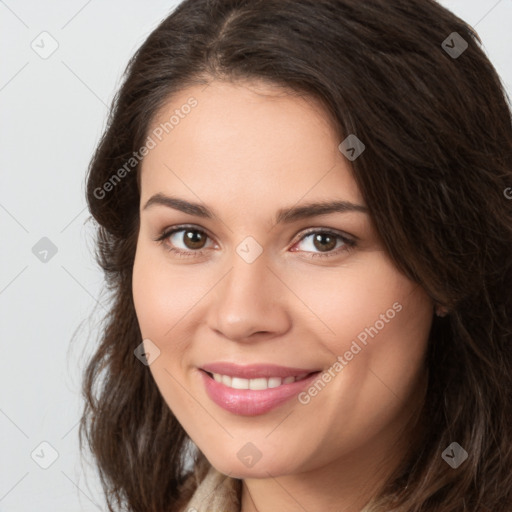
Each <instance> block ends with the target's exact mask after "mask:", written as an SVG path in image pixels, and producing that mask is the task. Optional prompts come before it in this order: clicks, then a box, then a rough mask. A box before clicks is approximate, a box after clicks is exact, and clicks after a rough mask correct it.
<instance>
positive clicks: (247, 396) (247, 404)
mask: <svg viewBox="0 0 512 512" xmlns="http://www.w3.org/2000/svg"><path fill="white" fill-rule="evenodd" d="M200 370H202V371H200V373H201V377H202V379H203V382H204V385H205V388H206V393H207V394H208V396H209V397H210V399H211V400H213V401H214V402H215V403H216V404H217V405H219V406H220V407H222V408H223V409H225V410H227V411H229V412H231V413H233V414H240V415H244V416H256V415H258V414H264V413H265V412H268V411H270V410H272V409H274V408H275V407H277V406H279V405H281V404H282V403H283V402H286V401H287V400H289V399H290V398H292V397H294V396H296V395H297V394H298V393H299V392H300V391H301V390H302V389H303V388H305V387H306V386H308V385H309V384H310V383H311V382H312V381H313V380H314V379H315V378H316V377H317V374H318V373H319V370H311V369H307V368H306V369H305V368H289V367H284V366H276V365H271V364H255V365H249V366H239V365H236V364H233V363H212V364H207V365H203V366H202V367H201V368H200ZM207 372H209V373H218V374H222V375H229V376H230V377H240V378H243V379H256V378H261V377H264V378H270V377H281V378H282V379H284V378H286V377H291V376H299V375H304V374H308V375H307V376H306V377H305V378H303V379H301V380H298V381H295V382H292V383H290V384H281V385H280V386H278V387H275V388H268V389H262V390H252V389H233V388H230V387H229V386H226V385H224V384H222V383H221V382H217V381H215V380H214V379H213V378H212V377H211V376H210V375H208V373H207Z"/></svg>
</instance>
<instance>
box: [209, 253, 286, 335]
mask: <svg viewBox="0 0 512 512" xmlns="http://www.w3.org/2000/svg"><path fill="white" fill-rule="evenodd" d="M231 263H232V266H231V269H230V270H229V271H228V273H227V275H225V277H224V278H223V279H222V280H221V282H219V283H218V284H217V286H216V287H215V288H214V290H212V294H211V295H212V296H211V298H210V304H209V311H208V324H209V326H210V328H211V329H213V330H214V331H216V332H217V334H219V335H222V336H223V337H225V338H227V339H230V340H233V341H239V342H245V341H255V339H256V338H257V339H263V338H264V339H268V338H272V337H275V336H281V335H282V334H284V333H285V332H286V331H287V330H288V329H289V328H290V325H291V322H290V316H289V312H288V310H287V306H286V286H285V285H284V284H283V282H282V280H281V279H279V278H278V277H277V276H276V273H275V271H274V270H272V269H271V268H270V267H269V265H268V260H267V259H266V258H265V257H264V254H262V255H261V256H260V257H258V258H257V259H256V260H255V261H253V262H252V263H248V262H246V261H244V259H243V258H241V257H240V256H239V255H238V254H237V253H234V255H233V258H232V259H231Z"/></svg>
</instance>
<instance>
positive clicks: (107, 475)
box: [80, 0, 512, 512]
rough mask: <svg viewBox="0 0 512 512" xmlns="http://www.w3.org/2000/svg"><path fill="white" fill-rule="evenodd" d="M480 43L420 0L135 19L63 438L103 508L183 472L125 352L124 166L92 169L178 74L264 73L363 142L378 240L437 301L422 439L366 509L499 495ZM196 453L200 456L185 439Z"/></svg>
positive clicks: (129, 308)
mask: <svg viewBox="0 0 512 512" xmlns="http://www.w3.org/2000/svg"><path fill="white" fill-rule="evenodd" d="M454 32H456V33H457V34H458V35H459V36H460V37H461V38H462V39H463V40H464V41H465V42H466V43H467V45H468V47H467V49H466V50H465V51H464V52H463V53H462V54H461V55H458V56H456V55H454V54H453V53H452V54H450V52H449V51H447V48H446V46H445V47H443V46H442V44H443V41H444V40H445V39H446V38H448V37H449V36H450V35H451V34H453V33H454ZM451 37H453V36H451ZM458 41H459V43H460V41H461V40H460V39H459V40H458ZM454 44H455V43H453V39H452V40H451V44H450V46H451V47H453V45H454ZM480 44H481V41H480V39H479V37H478V35H477V34H476V33H475V32H474V30H472V29H471V27H470V26H468V25H467V24H466V23H465V22H464V21H462V20H461V19H459V18H458V17H456V16H455V15H454V14H452V13H451V12H449V11H448V10H446V9H444V8H443V7H441V6H440V5H438V4H437V3H435V2H434V1H432V0H396V1H389V0H367V1H364V2H361V1H359V0H186V1H184V2H182V3H181V4H180V5H179V6H178V7H177V8H176V9H175V10H174V11H173V12H172V14H171V15H170V16H169V17H167V18H166V19H165V20H164V21H163V22H162V23H161V24H160V25H159V26H158V27H157V28H156V29H155V30H154V31H153V32H152V33H151V35H150V36H149V37H148V39H147V40H146V41H145V42H144V44H143V45H142V46H141V48H140V49H139V50H138V51H137V53H136V54H135V56H134V57H133V58H132V59H131V61H130V62H129V65H128V68H127V70H126V74H125V78H124V82H123V84H122V87H121V88H120V91H119V92H118V94H117V96H116V97H115V99H114V102H113V106H112V110H111V115H110V118H109V122H108V126H107V129H106V131H105V133H104V135H103V138H102V140H101V142H100V143H99V146H98V148H97V150H96V153H95V155H94V157H93V159H92V161H91V164H90V168H89V173H88V176H87V200H88V205H89V209H90V212H91V214H92V216H93V217H94V219H95V220H96V222H97V223H98V228H97V247H96V249H97V253H96V256H97V260H98V263H99V264H100V265H101V267H102V269H103V270H104V272H105V277H106V283H107V289H108V291H109V292H110V294H111V298H112V305H111V309H110V311H109V313H108V315H107V316H106V317H105V319H104V328H103V332H102V336H101V340H100V344H99V346H98V348H97V351H96V352H95V354H94V356H93V357H92V359H91V360H90V362H89V364H88V367H87V369H86V373H85V378H84V384H83V393H84V397H85V400H86V402H85V407H84V411H83V416H82V420H81V424H80V442H81V446H82V447H83V445H84V444H85V441H87V446H88V447H89V448H90V450H91V451H92V454H93V455H94V457H95V460H96V463H97V465H98V468H99V471H100V475H101V481H102V484H103V487H104V490H105V493H106V496H107V501H108V507H109V510H111V511H112V510H116V506H117V507H121V506H125V507H126V508H127V509H128V510H132V511H138V512H140V511H144V512H162V511H163V510H178V505H177V503H178V502H181V503H183V502H184V501H185V498H186V497H187V496H189V495H190V493H191V492H192V491H193V489H188V491H187V492H185V491H183V489H182V488H180V486H181V485H182V483H183V482H184V480H185V477H186V474H187V472H186V466H185V459H186V454H187V449H188V447H190V445H189V441H190V440H189V438H188V436H187V434H186V433H185V431H184V430H183V428H182V427H181V425H180V424H179V423H178V421H177V420H176V418H175V417H174V415H173V414H172V412H171V411H170V410H169V407H168V406H167V405H166V403H165V402H164V400H163V398H162V396H161V395H160V393H159V391H158V389H157V387H156V384H155V382H154V380H153V378H152V376H151V374H150V371H149V369H148V368H147V367H146V366H144V365H143V364H141V363H140V362H139V361H138V360H137V359H136V357H134V353H133V351H134V349H135V347H136V346H137V345H139V344H140V343H141V341H142V340H141V333H140V330H139V326H138V322H137V318H136V314H135V309H134V304H133V300H132V290H131V278H132V270H133V262H134V254H135V248H136V241H137V235H138V225H139V224H138V223H139V218H138V214H139V200H140V197H139V187H138V182H137V174H138V172H139V168H140V165H139V164H137V165H136V166H135V167H134V172H129V170H128V171H127V172H125V173H123V177H122V179H117V180H116V181H115V183H114V184H113V186H110V187H105V184H106V183H107V182H108V181H109V180H110V183H111V184H112V183H113V182H112V177H113V176H114V174H116V173H118V170H119V169H120V168H123V166H125V167H124V169H125V170H126V169H127V168H126V162H127V161H128V160H129V159H130V158H131V157H132V156H133V155H134V152H137V151H138V150H139V149H140V148H141V147H142V146H143V145H144V143H145V140H146V138H147V136H148V129H149V126H150V123H151V120H152V119H153V118H154V116H155V114H156V113H157V112H158V110H159V108H160V107H162V106H163V105H164V103H166V102H168V101H169V99H170V98H171V97H172V95H173V93H175V92H176V91H179V90H183V89H184V88H186V87H187V86H189V85H193V84H202V83H204V84H207V83H208V82H209V81H211V80H214V79H217V80H233V81H234V80H237V79H258V80H261V79H263V80H265V81H267V82H268V83H271V84H275V85H280V86H283V87H285V88H287V89H288V90H290V91H292V90H293V91H296V92H299V93H302V94H305V95H309V96H314V97H316V98H318V99H320V100H321V101H322V102H323V104H324V105H325V107H326V108H327V111H328V112H330V113H331V114H332V116H333V119H335V121H336V123H337V126H338V127H339V140H340V142H341V141H342V140H343V139H344V138H345V137H346V136H347V135H349V134H357V137H358V138H359V139H361V140H362V141H363V143H364V144H365V146H366V149H365V151H364V153H363V154H362V155H361V156H360V157H359V158H357V159H356V160H354V161H353V162H352V169H353V173H354V177H355V179H356V182H357V184H358V186H359V188H360V190H361V193H362V194H363V197H364V199H365V202H366V204H367V205H368V207H369V209H370V214H371V216H372V219H373V222H374V223H375V225H376V227H377V229H378V232H379V234H380V236H381V237H382V240H383V242H384V244H385V248H386V250H387V251H388V253H389V255H390V256H391V258H392V259H393V261H394V263H395V265H396V267H397V268H398V269H399V270H400V271H401V272H403V273H404V274H405V275H406V276H408V277H409V278H410V279H411V280H413V281H415V282H417V283H418V284H419V285H420V286H422V287H423V288H424V289H425V290H426V292H427V293H428V294H429V295H430V296H431V297H432V299H433V300H434V301H435V302H436V303H438V304H441V305H443V306H445V307H446V308H447V309H448V311H449V314H448V316H446V317H444V318H439V317H435V318H434V320H433V325H432V329H431V332H430V337H429V346H428V358H427V364H428V368H429V385H428V390H427V395H426V400H425V404H424V408H423V414H422V416H421V418H422V420H421V421H422V425H423V428H424V429H425V435H424V438H423V439H422V443H421V444H420V447H418V448H417V447H414V449H413V448H412V447H411V453H410V457H409V458H408V460H404V461H403V464H402V465H401V466H400V468H399V469H398V470H397V471H396V473H395V474H393V475H392V476H391V477H390V478H389V480H388V481H387V483H386V485H385V486H384V488H383V490H382V492H381V493H380V494H379V496H376V497H375V500H374V501H372V502H371V503H370V504H369V506H368V508H367V510H368V511H370V510H371V511H377V510H389V509H390V507H391V508H395V509H397V510H401V511H402V510H403V511H407V512H414V511H417V512H420V511H421V512H441V511H442V512H451V511H453V512H460V511H467V512H477V511H478V512H480V511H491V510H492V511H493V512H510V510H511V509H512V201H511V200H508V199H507V198H506V195H507V194H506V193H505V194H504V191H505V190H506V189H507V188H508V187H511V186H512V123H511V111H510V101H509V99H508V97H507V95H506V93H505V91H504V89H503V86H502V84H501V82H500V79H499V77H498V75H497V73H496V71H495V69H494V68H493V66H492V65H491V63H490V62H489V60H488V58H487V57H486V55H485V53H484V52H483V50H482V49H481V47H480ZM119 176H120V174H119V173H118V174H117V177H118V178H119ZM107 188H108V191H107ZM454 441H456V442H457V443H458V444H459V445H461V446H462V447H463V448H464V449H465V450H466V451H467V452H468V454H469V457H468V459H467V460H466V461H465V462H464V463H463V464H462V465H460V466H459V467H458V468H457V469H453V468H452V467H450V466H449V465H448V464H447V463H446V462H445V461H444V460H443V458H442V453H443V451H444V450H445V449H446V448H447V447H448V446H449V445H450V444H451V443H452V442H454ZM195 464H196V466H197V467H198V468H199V467H202V468H203V473H204V468H205V460H204V456H202V454H201V453H196V457H195ZM386 507H388V508H386Z"/></svg>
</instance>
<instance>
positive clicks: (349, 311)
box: [133, 81, 433, 512]
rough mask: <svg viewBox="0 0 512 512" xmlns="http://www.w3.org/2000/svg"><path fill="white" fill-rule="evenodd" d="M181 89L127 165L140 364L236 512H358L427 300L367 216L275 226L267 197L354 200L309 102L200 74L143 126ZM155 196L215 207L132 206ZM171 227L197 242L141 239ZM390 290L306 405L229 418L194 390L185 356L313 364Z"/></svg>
mask: <svg viewBox="0 0 512 512" xmlns="http://www.w3.org/2000/svg"><path fill="white" fill-rule="evenodd" d="M190 96H194V98H196V99H197V101H198V104H197V106H196V107H195V108H194V109H192V111H191V112H190V114H188V115H187V116H184V118H183V119H180V122H179V124H177V125H176V126H175V127H174V129H173V130H172V131H170V132H169V134H168V135H167V136H165V137H163V138H162V141H161V142H159V143H158V144H157V145H156V147H155V148H153V149H152V150H151V151H150V152H149V153H148V154H147V156H146V157H145V159H144V161H143V164H142V169H141V201H140V216H141V221H140V229H139V236H138V241H137V251H136V257H135V263H134V268H133V297H134V302H135V308H136V313H137V318H138V321H139V325H140V330H141V334H142V337H143V339H150V340H151V341H152V342H153V343H154V344H155V345H156V346H157V347H158V348H159V350H160V355H159V356H158V357H157V358H156V359H155V360H154V362H153V363H152V364H151V365H150V371H151V373H152V375H153V377H154V379H155V382H156V384H157V386H158V388H159V390H160V391H161V393H162V396H163V398H164V399H165V401H166V403H167V404H168V405H169V407H170V408H171V410H172V411H173V413H174V414H175V416H176V417H177V418H178V420H179V421H180V423H181V424H182V425H183V427H184V429H185V430H186V432H187V433H188V434H189V436H190V437H191V439H192V440H193V441H194V442H195V443H196V445H197V446H198V447H199V449H200V450H201V451H202V452H203V453H204V454H205V456H206V457H207V459H208V460H209V461H210V463H211V464H212V465H213V466H214V467H215V468H217V469H218V470H219V471H220V472H222V473H224V474H226V475H230V476H232V477H236V478H241V479H243V480H244V486H243V493H242V511H243V512H252V511H256V510H257V511H259V512H268V511H271V510H282V511H285V512H286V511H296V510H299V509H301V507H303V508H304V509H305V510H326V511H335V510H336V511H345V512H356V511H360V510H361V508H362V507H363V506H364V505H365V504H366V503H367V502H368V500H369V499H370V498H371V496H372V495H373V493H374V492H375V491H376V490H377V489H378V488H379V486H380V485H382V482H383V479H384V477H385V476H386V475H388V474H389V472H390V471H392V470H393V469H394V468H395V467H396V465H397V464H398V463H399V461H400V460H401V459H402V458H403V457H404V455H405V453H406V450H407V447H408V443H409V441H410V440H411V435H410V434H409V433H408V432H407V430H406V426H407V422H408V420H409V418H410V417H411V415H413V414H415V412H417V411H418V408H419V407H420V406H421V404H422V401H423V398H424V396H425V395H424V393H425V389H426V385H427V379H428V374H427V371H426V367H425V353H426V348H427V338H428V333H429V330H430V325H431V321H432V315H433V302H432V301H431V299H430V298H429V297H428V295H427V294H426V293H425V291H424V290H423V289H422V288H421V287H419V286H418V285H417V284H416V283H413V282H411V281H410V280H409V279H408V278H406V277H405V276H404V275H403V274H401V273H400V272H399V271H398V270H397V269H396V267H395V266H394V265H393V263H392V262H391V260H390V259H389V257H388V255H387V253H386V252H385V250H384V248H383V245H382V242H381V239H380V237H379V235H378V233H377V232H376V230H375V227H374V225H373V223H372V220H371V217H370V215H369V214H368V213H363V212H335V213H329V214H324V215H318V216H316V217H313V218H307V219H302V220H297V221H296V222H292V223H289V224H286V223H283V224H278V225H276V224H275V222H274V219H275V216H276V212H277V211H278V210H279V209H280V208H283V207H289V206H297V205H298V206H300V205H303V204H305V203H309V202H316V201H326V200H340V199H343V200H347V201H351V202H353V203H356V204H359V205H363V206H365V202H364V199H363V197H362V196H361V193H360V191H359V189H358V187H357V184H356V182H355V180H354V178H353V176H352V173H351V167H350V162H349V161H348V160H347V159H346V158H345V156H343V154H342V153H341V152H340V151H339V149H338V145H339V144H340V142H341V140H342V139H340V137H339V136H338V135H337V133H336V130H335V128H334V125H333V123H332V122H331V120H330V118H329V116H328V115H327V113H326V111H325V110H324V109H323V107H322V106H321V105H320V104H319V103H317V102H316V101H315V100H313V99H311V98H306V97H299V96H298V95H296V94H293V93H291V92H288V93H287V92H286V91H283V90H282V89H277V88H276V87H273V86H270V85H268V84H265V83H260V82H256V81H250V82H238V83H236V84H235V83H231V82H219V81H213V82H211V83H210V85H209V86H208V87H206V88H205V87H204V86H193V87H190V88H187V89H186V90H183V91H181V92H180V93H178V94H176V95H174V96H173V97H172V99H170V101H169V102H168V103H167V104H166V105H165V107H163V108H162V109H161V111H160V112H159V113H158V115H157V116H156V117H155V119H154V122H153V126H152V127H156V126H158V125H159V123H161V122H164V121H165V120H168V119H169V117H170V116H171V115H172V114H173V112H174V110H175V109H177V108H178V109H179V108H180V107H181V106H182V105H183V104H185V103H186V102H187V99H188V98H189V97H190ZM360 158H364V156H361V157H360ZM157 193H162V194H165V195H173V196H176V197H179V198H182V199H185V200H188V201H193V202H198V203H201V204H204V205H206V206H208V207H209V208H210V209H212V210H213V211H214V212H215V213H216V216H215V217H214V218H212V219H204V218H199V217H196V216H194V215H191V214H187V213H183V212H180V211H178V210H175V209H172V208H169V207H167V206H164V205H158V204H155V205H153V206H150V207H148V208H144V205H145V204H146V202H147V201H148V199H149V198H150V197H151V196H153V195H154V194H157ZM181 224H192V225H193V228H192V229H197V230H202V231H203V232H204V233H205V235H203V237H206V238H200V239H199V244H198V242H197V240H196V245H195V246H194V245H191V244H190V242H189V243H188V244H187V239H184V234H185V233H186V231H185V232H183V231H181V232H178V233H176V234H174V235H172V236H170V237H168V238H167V239H166V242H167V244H168V245H167V247H169V246H170V247H172V246H173V244H174V247H175V248H178V249H181V250H183V251H188V252H189V253H190V257H184V258H180V257H178V256H176V255H175V254H174V253H172V252H169V251H168V249H166V246H165V245H162V243H159V242H156V241H155V240H154V239H155V238H157V237H158V236H159V235H160V234H161V233H162V232H163V231H165V230H166V229H168V228H170V227H173V226H179V225H181ZM308 228H318V229H319V230H320V231H322V230H328V231H332V230H334V231H337V232H339V233H341V234H342V235H343V234H345V235H346V236H348V237H350V238H352V239H354V237H356V238H357V245H356V246H355V247H353V248H351V249H350V250H341V252H340V249H339V248H340V247H341V248H343V247H346V246H345V245H344V243H343V241H342V240H341V239H338V238H335V240H336V241H337V242H336V244H334V243H332V245H329V244H327V243H326V242H324V245H322V244H316V245H315V244H314V238H313V236H309V237H308V236H305V235H304V232H305V231H306V230H307V229H308ZM185 229H186V228H185ZM193 233H194V234H196V236H197V232H195V231H193ZM248 236H251V237H253V238H254V239H255V240H256V241H257V243H258V244H259V245H260V246H261V249H262V250H263V252H262V254H261V255H260V256H259V257H258V258H257V259H256V260H255V261H254V262H252V263H248V262H247V261H245V260H244V259H242V258H241V257H240V256H239V255H238V254H237V252H236V248H237V246H238V245H239V244H240V243H241V242H242V241H243V240H244V239H245V238H246V237H248ZM201 240H203V241H202V242H201ZM164 243H165V242H164ZM201 244H202V245H201ZM323 247H327V250H326V249H324V251H322V249H323ZM201 249H202V250H203V251H204V252H203V254H202V255H199V256H197V255H194V251H196V254H197V251H198V250H201ZM251 250H252V249H251ZM336 253H337V254H336ZM314 254H317V255H320V256H317V257H314V256H313V257H312V255H314ZM326 254H330V255H327V256H325V255H326ZM322 255H324V256H322ZM397 302H398V303H399V304H400V305H401V306H402V309H401V311H400V312H397V313H396V315H395V316H394V318H393V319H392V320H389V321H388V322H387V323H385V326H384V328H382V329H380V330H379V332H378V334H377V335H376V336H374V337H373V338H370V337H369V338H368V343H367V345H366V346H362V350H361V351H360V352H358V353H357V355H355V356H354V358H353V359H352V360H351V361H350V362H348V364H347V365H346V366H345V367H344V368H343V370H342V371H341V372H339V373H337V374H336V377H335V378H333V379H332V380H331V381H330V382H329V383H328V384H327V385H326V386H325V387H324V388H323V389H322V390H321V392H319V393H318V394H317V395H316V396H315V397H313V398H312V399H311V400H310V402H309V403H308V404H305V405H304V404H302V403H300V402H299V401H298V400H297V399H296V398H292V399H291V400H289V401H287V402H286V403H284V404H283V405H281V406H279V407H278V408H276V409H274V410H272V411H270V412H267V413H265V414H262V415H258V416H251V417H244V416H241V415H236V414H233V413H230V412H228V411H225V410H224V409H222V408H220V407H219V406H218V405H216V404H215V403H214V402H212V401H211V400H210V399H209V397H208V395H207V394H206V391H205V389H204V386H203V383H202V379H201V378H200V373H199V370H198V367H200V366H202V365H203V364H206V363H211V362H216V361H230V362H234V363H238V364H250V363H274V364H278V365H282V366H292V367H299V368H308V369H309V368H311V369H324V370H327V369H328V368H329V367H331V366H332V365H333V363H334V362H335V360H336V357H337V356H338V355H343V354H344V353H345V352H346V351H347V350H349V349H350V346H351V344H352V342H353V341H354V340H356V338H357V336H358V334H360V333H361V332H362V331H364V329H365V327H369V326H374V325H375V323H376V321H377V320H379V319H380V318H382V317H381V316H380V315H382V314H383V313H385V312H386V311H387V310H388V309H390V308H392V305H393V304H394V303H397ZM402 429H403V430H404V433H402ZM247 442H251V443H252V444H254V445H255V446H256V447H257V449H258V450H259V452H261V459H260V460H259V461H258V462H257V463H256V464H254V465H253V466H252V467H251V468H249V467H246V466H245V465H244V464H243V463H242V462H241V460H239V458H238V457H237V452H238V451H239V450H240V449H241V448H242V447H243V446H244V445H245V444H246V443H247Z"/></svg>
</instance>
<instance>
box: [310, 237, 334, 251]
mask: <svg viewBox="0 0 512 512" xmlns="http://www.w3.org/2000/svg"><path fill="white" fill-rule="evenodd" d="M336 238H337V237H336V236H332V235H331V234H329V233H315V234H314V236H313V245H314V246H315V247H316V248H317V249H318V250H320V251H322V252H324V251H331V250H332V249H334V248H335V247H336V242H337V240H336Z"/></svg>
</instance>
